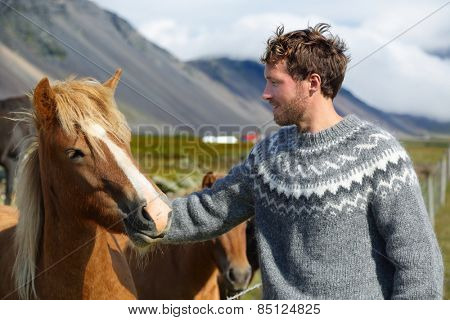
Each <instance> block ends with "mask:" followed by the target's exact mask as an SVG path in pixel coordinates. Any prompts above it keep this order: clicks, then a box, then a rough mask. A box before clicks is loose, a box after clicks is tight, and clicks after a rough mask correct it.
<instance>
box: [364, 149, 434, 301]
mask: <svg viewBox="0 0 450 320" xmlns="http://www.w3.org/2000/svg"><path fill="white" fill-rule="evenodd" d="M397 144H398V142H397ZM396 149H397V151H396V153H397V154H399V156H398V157H397V159H398V162H397V161H395V162H396V163H395V164H394V163H392V162H390V163H389V162H388V163H387V165H386V170H385V171H383V172H382V173H381V174H380V175H379V179H378V180H377V181H376V182H375V185H374V201H373V214H374V217H375V221H376V224H377V227H378V230H379V232H380V233H381V235H382V237H383V238H384V240H385V243H386V252H385V253H386V257H385V258H386V259H388V260H389V261H390V262H391V263H392V264H393V266H394V267H395V273H394V279H393V281H394V282H393V291H392V296H391V298H392V299H426V300H428V299H442V292H443V262H442V255H441V252H440V249H439V245H438V243H437V240H436V236H435V234H434V231H433V227H432V225H431V223H430V219H429V217H428V214H427V210H426V208H425V204H424V200H423V197H422V193H421V189H420V186H419V183H418V179H417V175H416V173H415V171H414V168H413V165H412V162H411V160H410V158H409V157H408V155H407V153H406V151H405V150H404V149H403V148H402V147H401V146H400V145H399V144H398V145H397V148H396ZM377 254H380V253H377Z"/></svg>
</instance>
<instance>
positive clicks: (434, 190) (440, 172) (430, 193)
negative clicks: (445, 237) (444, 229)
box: [415, 147, 450, 226]
mask: <svg viewBox="0 0 450 320" xmlns="http://www.w3.org/2000/svg"><path fill="white" fill-rule="evenodd" d="M449 159H450V147H449V148H448V149H447V152H445V153H444V155H443V156H442V158H441V160H440V161H438V162H437V163H434V164H428V165H416V166H415V169H416V172H417V175H418V176H419V181H420V186H421V189H422V195H423V198H424V201H425V205H426V208H427V211H428V215H429V217H430V220H431V223H432V224H433V226H434V221H435V215H436V212H437V211H438V210H439V208H440V207H441V206H443V205H444V204H445V200H446V198H445V197H446V190H447V184H448V182H449V179H450V161H449Z"/></svg>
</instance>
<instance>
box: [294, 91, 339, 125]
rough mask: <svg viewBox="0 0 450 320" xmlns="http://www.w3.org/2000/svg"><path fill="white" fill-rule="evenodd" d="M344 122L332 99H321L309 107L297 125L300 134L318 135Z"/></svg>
mask: <svg viewBox="0 0 450 320" xmlns="http://www.w3.org/2000/svg"><path fill="white" fill-rule="evenodd" d="M341 120H342V117H341V116H340V115H338V114H337V113H336V110H335V109H334V106H333V101H332V100H331V99H320V100H319V101H317V103H314V104H312V105H310V106H309V107H308V109H307V110H306V111H305V113H304V115H303V117H302V118H301V119H300V121H299V122H298V123H297V128H298V131H299V132H310V133H317V132H320V131H323V130H325V129H328V128H330V127H332V126H334V125H336V124H337V123H339V122H340V121H341Z"/></svg>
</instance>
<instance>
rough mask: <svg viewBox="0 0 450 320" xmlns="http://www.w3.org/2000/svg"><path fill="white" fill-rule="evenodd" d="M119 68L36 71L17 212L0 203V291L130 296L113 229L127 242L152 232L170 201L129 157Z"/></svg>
mask: <svg viewBox="0 0 450 320" xmlns="http://www.w3.org/2000/svg"><path fill="white" fill-rule="evenodd" d="M120 74H121V70H117V71H116V73H115V75H114V76H113V77H112V78H110V79H109V80H107V81H106V82H105V83H103V84H101V83H99V82H97V81H95V80H93V79H80V80H73V79H72V80H68V81H65V82H59V83H56V84H54V85H53V86H50V84H49V81H48V80H47V78H44V79H42V80H41V81H40V82H39V84H38V85H37V87H36V89H35V90H34V96H33V104H34V109H33V114H32V115H30V116H31V117H30V121H31V122H33V124H34V126H35V129H36V130H35V132H36V133H37V137H35V139H34V141H31V142H30V144H29V146H28V147H27V149H26V151H25V152H24V154H23V157H22V160H21V164H20V170H19V174H18V182H17V191H16V203H17V206H18V209H19V212H20V214H19V216H18V222H17V223H16V221H17V213H16V212H14V210H12V209H11V208H9V207H2V208H1V209H0V211H1V213H0V252H1V254H0V277H1V279H0V298H4V299H5V298H7V299H8V298H9V299H11V298H12V299H17V298H22V299H31V298H39V299H133V298H135V297H136V289H135V287H134V283H133V279H132V276H131V272H130V269H129V267H128V264H127V261H126V259H125V256H124V255H123V253H122V251H121V249H120V247H119V244H118V241H117V239H116V238H115V237H114V234H124V233H125V232H126V233H128V236H129V237H130V239H131V240H132V241H133V243H134V244H135V245H137V246H139V245H143V244H144V243H147V242H149V241H150V239H151V238H156V237H158V236H162V235H163V233H164V230H165V228H166V226H167V224H168V223H169V222H170V221H169V219H170V207H169V206H168V204H167V203H166V202H165V201H164V200H163V199H162V198H161V197H160V194H159V192H158V190H157V189H155V188H154V186H153V185H152V184H151V183H150V182H149V181H148V180H146V178H145V177H144V176H143V175H142V174H141V173H140V172H139V171H138V169H137V167H136V166H135V164H134V162H133V160H132V158H131V154H130V147H129V143H130V137H131V134H130V130H129V129H128V126H127V124H126V122H125V119H124V117H123V115H122V114H121V113H120V112H119V111H118V109H117V107H116V104H115V100H114V91H115V88H116V86H117V84H118V81H119V78H120ZM156 215H157V216H156ZM149 229H152V230H153V231H152V232H149V231H148V230H149ZM13 240H14V243H13Z"/></svg>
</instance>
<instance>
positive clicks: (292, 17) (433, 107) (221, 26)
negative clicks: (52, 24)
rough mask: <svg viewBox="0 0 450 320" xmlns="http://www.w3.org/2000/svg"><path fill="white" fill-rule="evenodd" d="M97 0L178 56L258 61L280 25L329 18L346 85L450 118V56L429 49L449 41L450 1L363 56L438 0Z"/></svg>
mask: <svg viewBox="0 0 450 320" xmlns="http://www.w3.org/2000/svg"><path fill="white" fill-rule="evenodd" d="M95 1H96V2H99V3H103V4H104V5H105V6H115V8H116V10H115V11H117V12H120V13H121V14H123V15H125V16H126V17H128V18H129V19H130V20H131V21H132V23H133V24H135V25H136V26H138V29H139V31H140V32H141V33H142V34H144V35H145V36H146V37H147V38H148V39H150V40H151V41H153V42H155V43H157V44H158V45H160V46H162V47H164V48H166V49H167V50H168V51H169V52H171V53H173V54H174V55H175V56H177V57H178V58H180V59H182V60H190V59H195V58H199V57H204V56H231V57H235V58H251V59H255V60H257V59H258V58H259V57H260V55H261V54H262V52H263V51H264V48H265V42H266V40H267V38H268V37H269V36H271V35H272V34H273V31H274V30H275V28H276V27H277V26H278V25H280V24H283V25H284V26H285V29H286V30H288V31H289V30H293V29H299V28H304V27H305V26H307V25H308V24H309V25H314V24H315V23H317V22H328V23H330V24H331V25H332V30H331V31H332V32H333V33H336V34H338V35H339V36H341V37H342V38H343V39H344V40H345V41H346V42H347V44H348V46H349V48H350V49H349V53H350V54H351V56H352V62H351V64H350V68H351V69H350V70H349V71H348V73H347V76H346V79H345V81H344V86H345V87H346V88H348V89H349V90H351V91H352V92H353V93H354V94H355V95H357V96H358V97H360V98H361V99H363V100H364V101H366V102H368V103H369V104H371V105H373V106H375V107H377V108H380V109H383V110H386V111H391V112H402V113H403V112H404V113H410V114H416V115H425V116H430V117H433V118H435V119H442V120H450V112H449V109H450V107H448V106H447V104H448V101H450V90H449V88H450V59H449V60H442V59H439V58H437V57H435V56H433V55H431V54H429V52H431V51H434V50H442V51H445V50H446V49H447V50H448V49H449V48H450V37H448V34H450V22H449V21H448V12H449V10H450V5H449V6H446V7H444V8H443V9H442V10H440V11H439V12H436V13H435V14H433V15H432V16H431V17H429V18H427V19H426V20H424V21H423V22H421V23H420V24H419V25H418V26H416V27H414V28H413V29H411V30H409V31H408V32H406V33H405V34H404V35H402V36H401V37H400V38H398V39H396V40H395V41H393V42H392V43H390V44H388V45H387V46H386V47H384V48H382V49H381V50H379V51H378V52H376V53H374V54H373V55H372V56H370V57H368V58H367V59H366V57H367V56H368V55H370V54H371V53H372V52H374V51H375V50H377V49H379V48H380V47H382V46H384V45H385V44H386V43H388V42H389V41H391V40H392V39H393V38H394V37H395V36H397V35H399V34H401V33H402V32H404V31H405V30H406V29H407V28H408V27H410V26H412V25H414V24H415V23H416V22H418V21H419V20H421V19H423V18H425V17H426V16H427V15H429V14H430V13H432V12H433V11H434V10H436V9H437V8H439V7H440V6H442V4H443V3H444V1H443V0H430V1H426V2H425V1H419V0H398V1H395V2H392V1H389V0H377V1H368V2H361V1H356V0H342V1H340V2H339V4H337V3H335V2H327V1H316V2H305V3H302V4H301V5H299V3H298V1H288V0H286V1H284V2H283V4H282V5H280V3H278V2H275V1H268V0H258V2H257V3H256V2H238V1H236V2H235V1H230V0H217V1H214V2H213V3H212V2H209V1H206V0H201V1H199V0H197V1H192V2H189V3H188V2H185V1H177V0H168V1H165V2H164V3H161V4H159V5H155V4H150V3H147V2H141V1H137V0H129V1H131V2H127V5H124V3H123V2H122V1H120V0H108V1H106V0H95ZM206 12H208V13H206ZM133 17H134V18H133ZM133 19H134V20H133ZM363 59H365V60H364V61H362V62H361V63H360V64H358V65H357V66H355V65H356V63H358V62H359V61H361V60H363ZM352 66H353V67H352Z"/></svg>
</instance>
